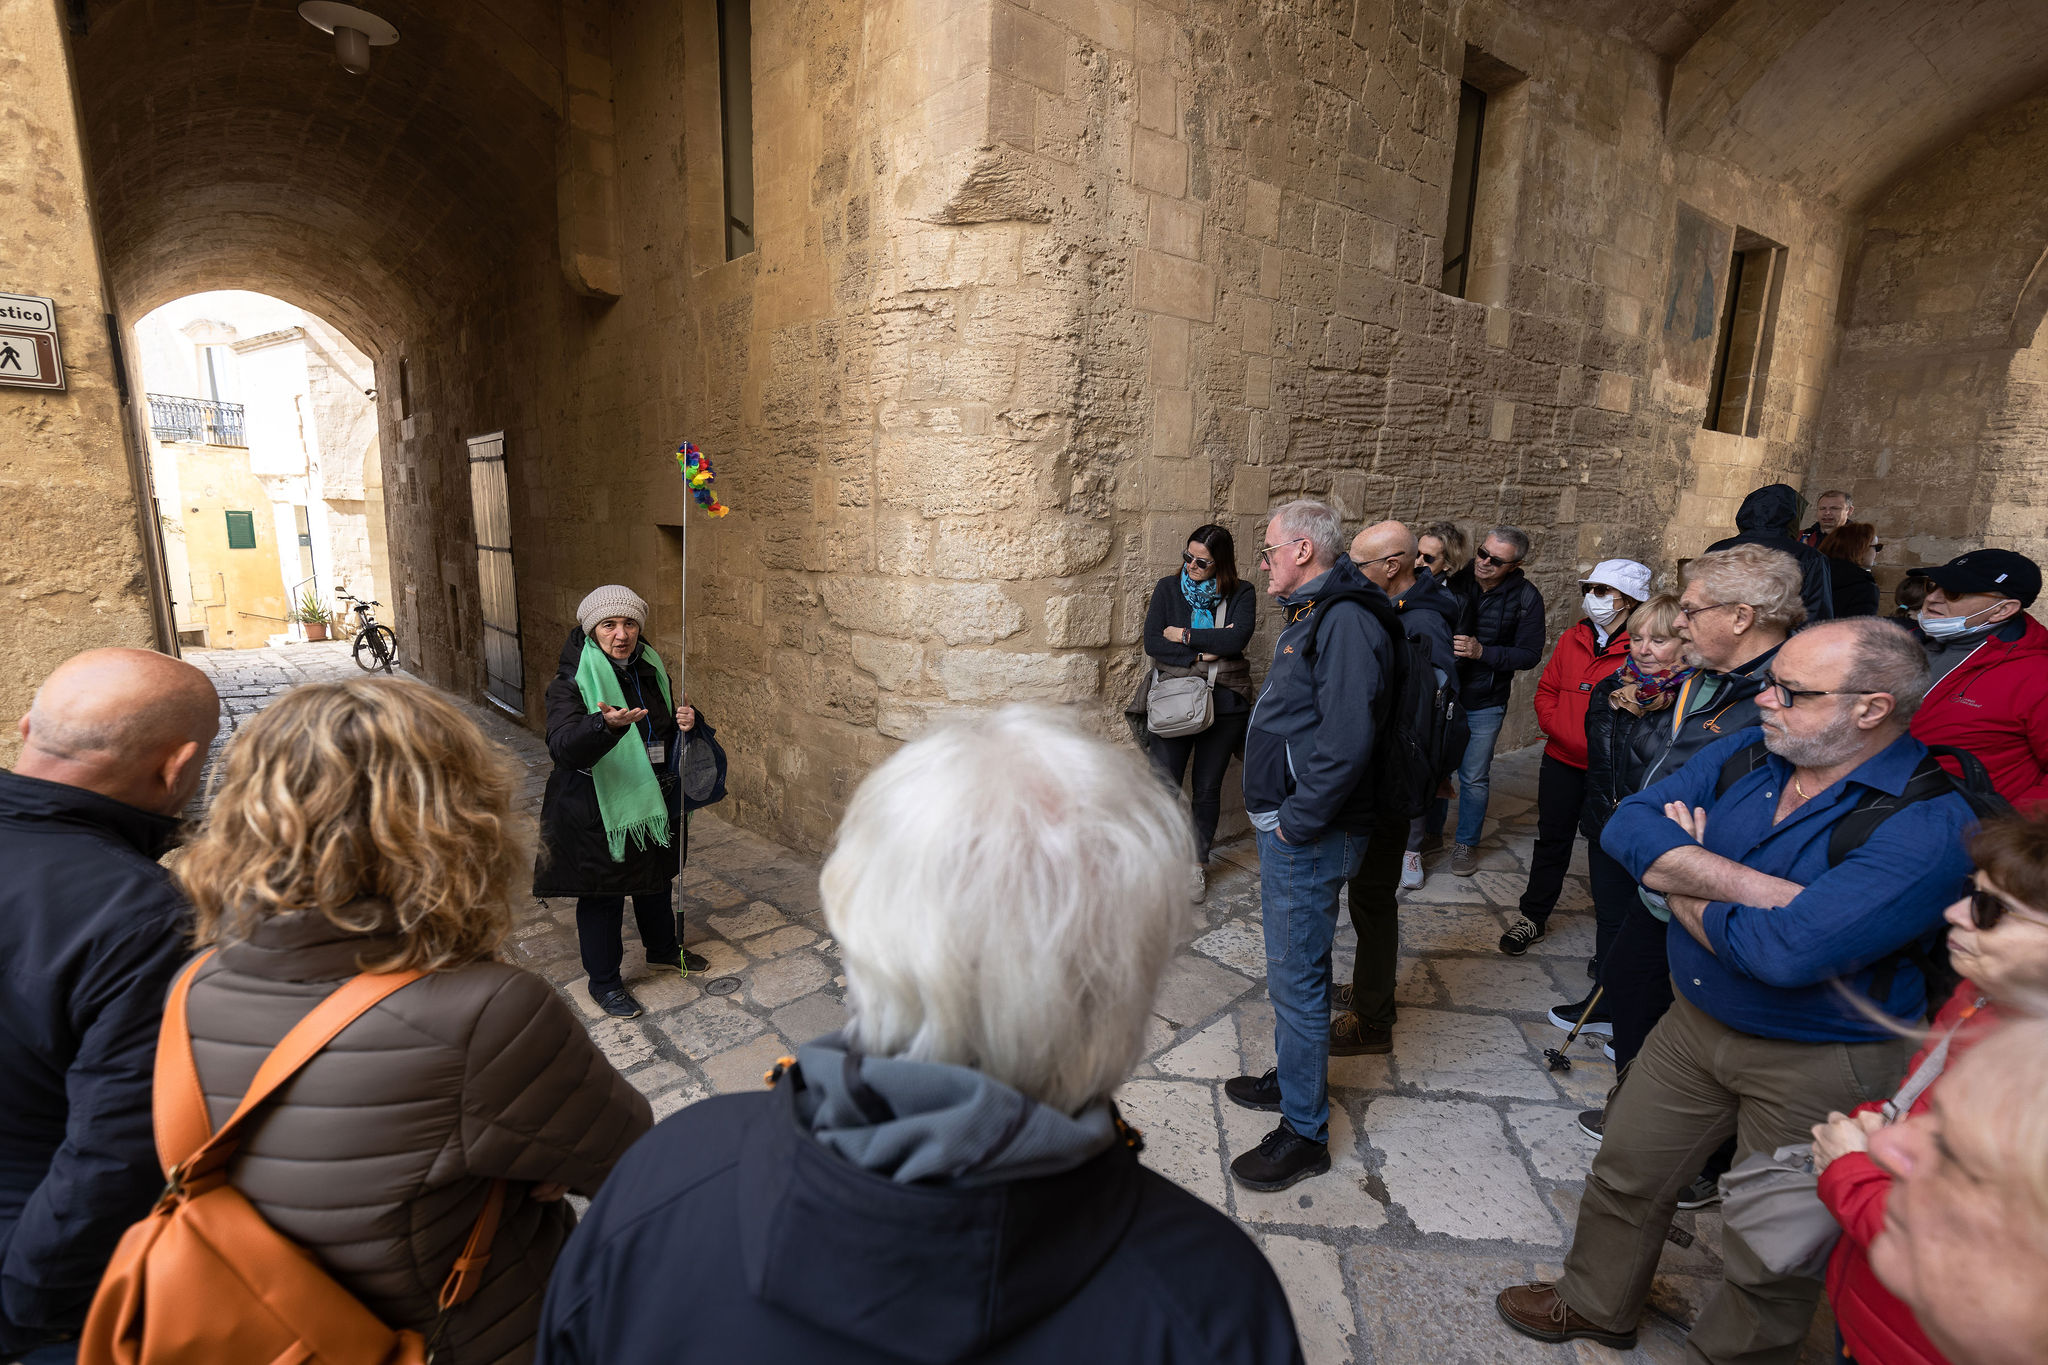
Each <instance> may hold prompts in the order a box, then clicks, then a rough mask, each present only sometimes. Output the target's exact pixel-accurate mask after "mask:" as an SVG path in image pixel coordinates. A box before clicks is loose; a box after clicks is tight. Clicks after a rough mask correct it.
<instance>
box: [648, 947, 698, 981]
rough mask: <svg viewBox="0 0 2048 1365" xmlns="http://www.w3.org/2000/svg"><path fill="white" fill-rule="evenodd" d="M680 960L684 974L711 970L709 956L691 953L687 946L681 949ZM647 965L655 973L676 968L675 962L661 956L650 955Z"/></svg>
mask: <svg viewBox="0 0 2048 1365" xmlns="http://www.w3.org/2000/svg"><path fill="white" fill-rule="evenodd" d="M681 961H682V970H683V975H685V976H688V975H689V974H690V973H691V972H708V971H710V970H711V959H710V958H708V957H705V956H703V955H702V954H699V953H693V952H691V951H690V950H689V949H688V948H685V949H683V951H682V954H681ZM647 965H648V967H649V968H650V969H651V970H653V971H655V972H657V973H659V972H672V971H674V970H676V963H675V962H674V961H672V960H670V959H668V958H663V957H650V958H648V959H647Z"/></svg>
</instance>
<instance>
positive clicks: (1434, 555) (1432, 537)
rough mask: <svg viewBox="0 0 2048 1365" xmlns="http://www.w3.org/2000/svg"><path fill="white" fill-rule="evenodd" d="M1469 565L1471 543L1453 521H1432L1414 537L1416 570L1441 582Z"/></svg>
mask: <svg viewBox="0 0 2048 1365" xmlns="http://www.w3.org/2000/svg"><path fill="white" fill-rule="evenodd" d="M1471 562H1472V541H1471V538H1470V537H1468V536H1467V535H1466V534H1465V528H1464V527H1462V526H1460V525H1458V523H1457V522H1455V521H1432V522H1431V523H1430V524H1429V525H1427V526H1425V527H1423V528H1422V529H1421V530H1420V531H1418V532H1416V534H1415V567H1416V568H1418V569H1427V570H1428V571H1429V576H1430V577H1431V578H1434V579H1435V580H1436V581H1437V582H1439V583H1441V582H1443V581H1444V580H1445V579H1447V578H1449V577H1450V576H1451V575H1452V574H1454V573H1456V572H1457V571H1458V570H1460V569H1462V568H1464V567H1465V566H1466V565H1467V564H1469V563H1471Z"/></svg>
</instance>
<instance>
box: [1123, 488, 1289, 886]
mask: <svg viewBox="0 0 2048 1365" xmlns="http://www.w3.org/2000/svg"><path fill="white" fill-rule="evenodd" d="M1180 565H1181V567H1180V572H1179V573H1177V574H1168V575H1167V576H1166V577H1164V578H1162V579H1160V580H1159V582H1158V583H1157V584H1155V585H1154V586H1153V589H1152V604H1151V607H1150V608H1149V609H1148V610H1147V611H1146V613H1145V653H1146V654H1147V655H1148V656H1150V657H1151V660H1152V666H1153V668H1155V669H1157V670H1158V673H1159V676H1161V677H1165V678H1186V677H1193V676H1197V675H1199V676H1201V677H1208V676H1209V671H1210V670H1211V669H1212V668H1213V669H1214V670H1215V697H1216V719H1215V721H1214V722H1213V723H1211V724H1210V726H1209V728H1208V729H1206V730H1203V731H1202V732H1200V733H1199V734H1193V735H1179V736H1173V737H1167V736H1164V735H1152V734H1147V733H1145V732H1143V731H1142V727H1140V735H1141V738H1143V739H1144V740H1146V742H1147V747H1148V748H1149V750H1150V751H1151V754H1152V762H1153V764H1154V765H1155V766H1157V768H1158V769H1159V773H1160V775H1161V776H1162V777H1164V778H1165V779H1166V780H1167V781H1168V782H1170V783H1172V784H1173V787H1174V789H1175V790H1176V791H1178V790H1179V789H1180V785H1181V779H1182V777H1183V776H1184V775H1185V774H1186V773H1187V770H1188V762H1189V760H1190V759H1192V760H1193V761H1194V770H1195V771H1194V795H1193V799H1192V801H1191V802H1190V805H1191V807H1192V813H1193V816H1194V825H1195V857H1196V872H1197V877H1196V883H1195V884H1196V887H1197V890H1198V898H1199V891H1200V890H1201V889H1202V888H1204V887H1205V886H1206V884H1207V883H1206V877H1207V867H1208V863H1209V846H1210V845H1211V844H1212V843H1213V842H1214V841H1215V838H1216V821H1217V817H1218V815H1219V814H1220V812H1221V810H1222V806H1223V776H1224V774H1225V773H1226V772H1227V771H1229V768H1230V756H1231V755H1232V754H1233V753H1242V752H1243V750H1244V729H1245V723H1246V722H1247V721H1248V720H1249V719H1250V718H1251V708H1252V700H1253V695H1254V694H1253V692H1252V669H1251V665H1250V664H1249V663H1248V662H1246V660H1245V657H1244V651H1245V646H1247V645H1249V644H1250V643H1251V638H1252V630H1253V628H1254V627H1255V626H1256V625H1257V624H1258V600H1259V599H1258V590H1257V589H1256V588H1255V587H1254V586H1253V585H1252V584H1250V583H1248V582H1242V581H1240V580H1239V579H1238V576H1237V547H1236V545H1235V543H1234V542H1233V541H1232V540H1231V538H1230V532H1228V531H1226V530H1224V529H1223V528H1222V527H1221V526H1214V525H1209V526H1197V527H1196V528H1195V529H1194V531H1193V532H1191V533H1190V534H1189V536H1188V543H1187V548H1186V549H1185V550H1183V551H1182V552H1181V557H1180ZM1151 676H1152V675H1151V673H1149V672H1148V673H1147V674H1146V675H1145V681H1144V682H1142V683H1141V684H1140V686H1139V695H1138V700H1137V701H1136V702H1134V703H1133V706H1134V707H1135V708H1137V709H1139V710H1142V709H1143V704H1144V694H1145V691H1146V690H1147V689H1148V688H1149V686H1150V680H1151Z"/></svg>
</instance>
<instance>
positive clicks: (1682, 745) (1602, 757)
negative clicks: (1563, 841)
mask: <svg viewBox="0 0 2048 1365" xmlns="http://www.w3.org/2000/svg"><path fill="white" fill-rule="evenodd" d="M1777 653H1778V651H1777V649H1776V647H1773V648H1771V649H1770V650H1767V651H1766V652H1764V653H1762V654H1759V655H1757V656H1756V657H1755V658H1754V659H1751V660H1750V661H1749V662H1748V663H1746V664H1742V665H1740V666H1739V667H1737V668H1733V669H1730V670H1729V671H1728V672H1726V673H1706V672H1701V673H1698V674H1695V675H1694V676H1693V678H1692V680H1691V682H1690V683H1689V684H1688V685H1687V686H1686V688H1685V690H1684V691H1683V692H1681V693H1680V694H1679V698H1678V700H1677V701H1676V702H1674V703H1673V704H1672V706H1667V707H1664V708H1662V709H1661V710H1657V711H1652V712H1650V713H1649V714H1648V715H1644V716H1636V715H1632V714H1630V713H1629V712H1627V711H1617V710H1616V709H1615V708H1614V703H1613V696H1614V690H1615V689H1616V688H1617V687H1619V686H1621V684H1622V681H1623V679H1624V676H1625V674H1626V672H1627V670H1626V669H1624V670H1622V671H1620V672H1617V673H1615V674H1614V675H1612V676H1611V677H1608V678H1604V679H1602V680H1601V682H1600V684H1599V685H1598V686H1596V687H1595V688H1594V689H1593V695H1592V696H1591V697H1590V698H1589V699H1588V701H1587V703H1586V804H1585V805H1584V806H1583V807H1581V809H1580V814H1579V828H1580V829H1581V830H1583V831H1584V832H1585V835H1586V837H1587V838H1589V839H1597V838H1598V837H1599V836H1600V831H1601V830H1602V829H1605V828H1606V826H1607V820H1608V817H1609V816H1611V815H1613V814H1614V808H1615V807H1616V806H1618V805H1620V804H1621V803H1622V801H1623V800H1625V799H1626V798H1628V797H1631V796H1634V795H1635V794H1636V793H1637V792H1639V791H1641V790H1642V789H1643V788H1645V787H1647V786H1649V785H1650V784H1651V783H1652V782H1654V781H1656V780H1657V779H1658V778H1660V777H1669V776H1670V775H1671V774H1673V773H1675V772H1677V771H1678V770H1679V769H1680V768H1682V767H1684V766H1685V763H1686V760H1687V759H1689V758H1691V757H1692V756H1693V755H1694V754H1696V753H1698V752H1699V751H1700V750H1701V749H1704V748H1706V747H1707V746H1708V745H1709V744H1712V743H1713V742H1714V741H1715V740H1717V739H1724V738H1726V737H1727V736H1729V735H1732V734H1734V733H1735V732H1736V731H1738V730H1746V729H1748V728H1749V727H1750V726H1752V725H1755V724H1756V718H1757V705H1756V696H1757V693H1759V692H1761V691H1763V690H1764V685H1763V679H1762V676H1761V675H1762V674H1763V672H1764V671H1765V670H1766V669H1768V668H1769V667H1770V666H1771V660H1772V659H1773V658H1774V657H1776V655H1777ZM1677 706H1683V707H1684V708H1685V717H1684V719H1683V720H1682V721H1680V720H1675V718H1674V717H1675V712H1674V709H1673V708H1674V707H1677Z"/></svg>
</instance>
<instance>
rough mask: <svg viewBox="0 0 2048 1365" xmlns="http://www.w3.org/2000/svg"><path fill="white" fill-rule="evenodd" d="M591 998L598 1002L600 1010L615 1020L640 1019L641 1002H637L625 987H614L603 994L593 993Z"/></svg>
mask: <svg viewBox="0 0 2048 1365" xmlns="http://www.w3.org/2000/svg"><path fill="white" fill-rule="evenodd" d="M590 998H591V999H592V1000H595V1001H596V1002H597V1007H598V1008H599V1009H601V1010H603V1011H604V1012H605V1013H606V1014H609V1015H610V1016H611V1017H612V1018H614V1019H638V1018H639V1017H640V1002H639V1001H638V1000H635V999H634V998H633V996H632V994H631V993H630V992H628V991H627V990H626V988H625V987H624V986H614V987H612V988H611V989H610V990H608V991H605V992H603V993H599V992H597V991H592V992H591V993H590Z"/></svg>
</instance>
